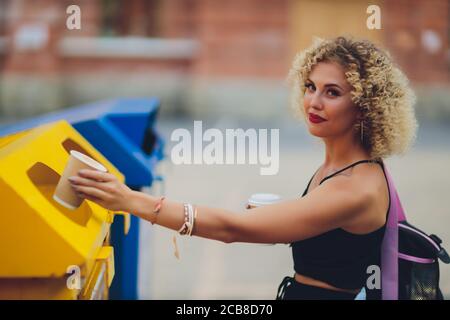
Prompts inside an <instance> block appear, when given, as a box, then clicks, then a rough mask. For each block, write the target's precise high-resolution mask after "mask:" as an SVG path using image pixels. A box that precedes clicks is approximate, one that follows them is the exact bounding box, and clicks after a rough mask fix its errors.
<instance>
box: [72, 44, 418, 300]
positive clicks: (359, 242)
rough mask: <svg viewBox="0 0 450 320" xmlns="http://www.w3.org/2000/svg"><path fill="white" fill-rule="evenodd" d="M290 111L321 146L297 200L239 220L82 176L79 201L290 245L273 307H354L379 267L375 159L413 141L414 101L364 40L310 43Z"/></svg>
mask: <svg viewBox="0 0 450 320" xmlns="http://www.w3.org/2000/svg"><path fill="white" fill-rule="evenodd" d="M290 80H291V83H292V85H293V105H294V106H295V107H296V108H299V109H301V110H302V114H303V115H305V118H306V123H307V127H308V130H309V132H310V133H311V134H312V135H314V136H316V137H319V138H321V139H322V140H323V142H324V145H325V160H324V162H323V164H322V165H321V166H320V167H319V168H318V170H317V171H316V172H315V174H314V175H313V177H312V178H311V180H310V181H309V183H308V186H307V187H306V190H305V192H304V193H303V196H302V197H301V198H298V199H295V200H291V201H285V202H282V203H278V204H273V205H269V206H264V207H259V208H255V209H252V210H251V211H250V212H248V213H246V214H245V215H242V214H234V213H233V212H230V211H227V210H223V209H217V208H210V207H205V206H196V207H194V206H192V205H190V204H182V203H178V202H174V201H170V200H168V199H164V198H156V197H153V196H151V195H148V194H144V193H140V192H137V191H132V190H130V189H129V188H128V187H127V186H125V185H124V184H122V183H120V182H119V181H118V180H117V179H116V178H115V177H114V176H113V175H111V174H108V173H101V172H96V171H91V170H87V171H81V172H80V173H79V175H78V176H75V177H72V178H71V179H70V180H71V182H72V185H73V187H74V188H75V190H76V191H77V192H78V193H79V195H80V196H81V197H84V198H86V199H89V200H92V201H94V202H96V203H98V204H100V205H101V206H103V207H105V208H108V209H110V210H120V211H126V212H131V213H133V214H134V215H136V216H138V217H140V218H143V219H145V220H148V221H150V222H152V223H156V224H158V225H161V226H164V227H167V228H170V229H173V230H177V231H178V232H179V233H180V234H189V235H196V236H199V237H204V238H209V239H214V240H219V241H223V242H225V243H232V242H252V243H292V251H293V258H294V269H295V275H294V277H286V278H285V279H284V280H283V282H282V283H281V285H280V288H279V292H278V296H277V298H280V299H354V298H355V296H356V294H357V293H358V292H359V291H360V290H361V288H362V287H364V286H365V283H366V279H367V273H366V271H367V267H368V266H370V265H372V264H377V263H378V256H379V251H380V247H381V241H382V238H383V233H384V228H385V223H386V217H387V213H388V211H389V204H390V199H389V190H388V186H387V181H386V177H385V174H384V164H383V162H382V159H383V158H385V157H387V156H389V155H391V154H394V153H402V152H404V151H405V150H406V149H407V147H408V146H409V145H410V143H411V142H412V140H413V138H414V136H415V130H416V120H415V117H414V112H413V108H412V104H413V94H412V91H411V90H410V89H409V87H408V84H407V80H406V78H405V77H404V76H403V74H402V73H401V71H400V70H399V69H398V68H396V67H395V66H394V65H393V63H392V62H391V60H390V58H389V56H388V55H387V54H386V53H384V52H383V51H381V50H380V49H378V48H377V47H376V46H375V45H374V44H372V43H370V42H368V41H356V40H353V39H350V38H345V37H338V38H336V39H332V40H317V41H316V43H315V44H313V45H312V46H311V47H310V48H308V49H306V50H305V51H303V52H301V53H300V54H298V55H297V56H296V58H295V60H294V63H293V67H292V69H291V71H290Z"/></svg>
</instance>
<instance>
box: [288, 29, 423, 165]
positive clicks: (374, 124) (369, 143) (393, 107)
mask: <svg viewBox="0 0 450 320" xmlns="http://www.w3.org/2000/svg"><path fill="white" fill-rule="evenodd" d="M319 62H337V63H339V64H340V65H341V66H342V67H343V68H344V69H345V71H346V72H345V77H346V79H347V81H348V83H349V84H350V85H351V86H352V91H351V99H352V101H353V102H354V103H355V105H356V106H357V107H358V108H359V110H360V111H361V120H362V123H363V146H364V148H365V149H366V150H367V151H368V152H369V154H370V156H371V157H372V158H385V157H388V156H390V155H393V154H403V153H405V152H406V150H407V149H408V148H409V146H410V145H411V144H412V143H413V142H414V140H415V137H416V131H417V120H416V117H415V114H414V108H413V105H414V103H415V100H416V99H415V95H414V92H413V91H412V90H411V88H410V87H409V81H408V79H407V78H406V76H405V75H404V74H403V73H402V72H401V71H400V69H399V68H398V67H396V66H395V65H394V63H393V62H392V59H391V57H390V55H389V53H387V52H384V51H382V50H381V49H379V48H377V47H376V46H375V45H374V44H373V43H372V42H370V41H368V40H354V39H352V38H350V37H337V38H334V39H328V40H324V39H320V38H316V39H315V40H314V42H313V44H312V46H311V47H309V48H307V49H305V50H303V51H301V52H299V53H298V54H297V55H296V56H295V58H294V61H293V64H292V68H291V70H290V71H289V75H288V80H289V82H290V84H291V86H292V94H291V105H292V107H293V108H294V109H295V110H297V112H298V110H301V114H302V115H303V116H304V115H305V114H304V108H303V96H304V94H305V80H306V79H307V78H308V76H309V74H310V72H311V70H312V68H313V67H314V65H316V64H317V63H319ZM297 114H298V113H297ZM360 124H361V121H358V123H356V124H355V130H356V131H357V132H360V130H361V125H360Z"/></svg>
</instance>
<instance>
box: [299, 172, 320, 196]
mask: <svg viewBox="0 0 450 320" xmlns="http://www.w3.org/2000/svg"><path fill="white" fill-rule="evenodd" d="M318 171H319V169H317V170H316V172H314V174H313V175H312V177H311V179H309V182H308V185H307V186H306V189H305V191H303V194H302V197H303V196H304V195H305V194H306V192H307V191H308V190H309V186H310V184H311V182H312V181H313V179H314V176H315V175H316V173H317V172H318Z"/></svg>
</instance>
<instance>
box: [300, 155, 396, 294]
mask: <svg viewBox="0 0 450 320" xmlns="http://www.w3.org/2000/svg"><path fill="white" fill-rule="evenodd" d="M366 162H376V163H379V164H380V165H381V167H382V168H383V173H384V166H383V163H382V162H381V161H377V160H361V161H358V162H355V163H353V164H351V165H349V166H347V167H345V168H343V169H340V170H338V171H337V172H335V173H333V174H331V175H329V176H327V177H325V178H324V179H322V181H320V183H319V185H320V184H321V183H322V182H323V181H325V180H327V179H329V178H331V177H333V176H335V175H336V174H338V173H340V172H342V171H344V170H346V169H348V168H350V167H353V166H355V165H358V164H360V163H366ZM316 173H317V171H316ZM316 173H314V175H315V174H316ZM314 175H313V176H312V177H311V180H309V183H308V185H307V187H306V189H305V191H304V192H303V195H302V197H303V196H305V195H306V193H307V192H308V189H309V185H310V184H311V181H312V180H313V178H314ZM385 179H386V183H387V178H386V174H385ZM390 206H391V199H390V197H389V207H388V211H387V213H386V221H387V214H388V213H389V208H390ZM385 226H386V224H385V225H384V226H383V227H381V228H379V229H377V230H375V231H373V232H370V233H368V234H362V235H358V234H353V233H350V232H347V231H345V230H343V229H341V228H338V229H334V230H331V231H328V232H325V233H323V234H320V235H318V236H315V237H312V238H308V239H304V240H301V241H296V242H293V243H292V244H291V246H292V255H293V258H294V270H295V272H296V273H299V274H301V275H304V276H307V277H311V278H313V279H316V280H320V281H323V282H326V283H328V284H330V285H333V286H335V287H337V288H342V289H360V288H361V287H363V286H364V285H365V283H366V279H367V278H368V276H369V275H368V274H367V273H366V272H367V267H368V266H369V265H380V251H381V243H382V240H383V236H384V230H385Z"/></svg>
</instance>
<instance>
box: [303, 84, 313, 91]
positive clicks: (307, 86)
mask: <svg viewBox="0 0 450 320" xmlns="http://www.w3.org/2000/svg"><path fill="white" fill-rule="evenodd" d="M305 88H306V89H308V90H310V91H311V90H314V86H313V85H312V84H311V83H307V84H305Z"/></svg>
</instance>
